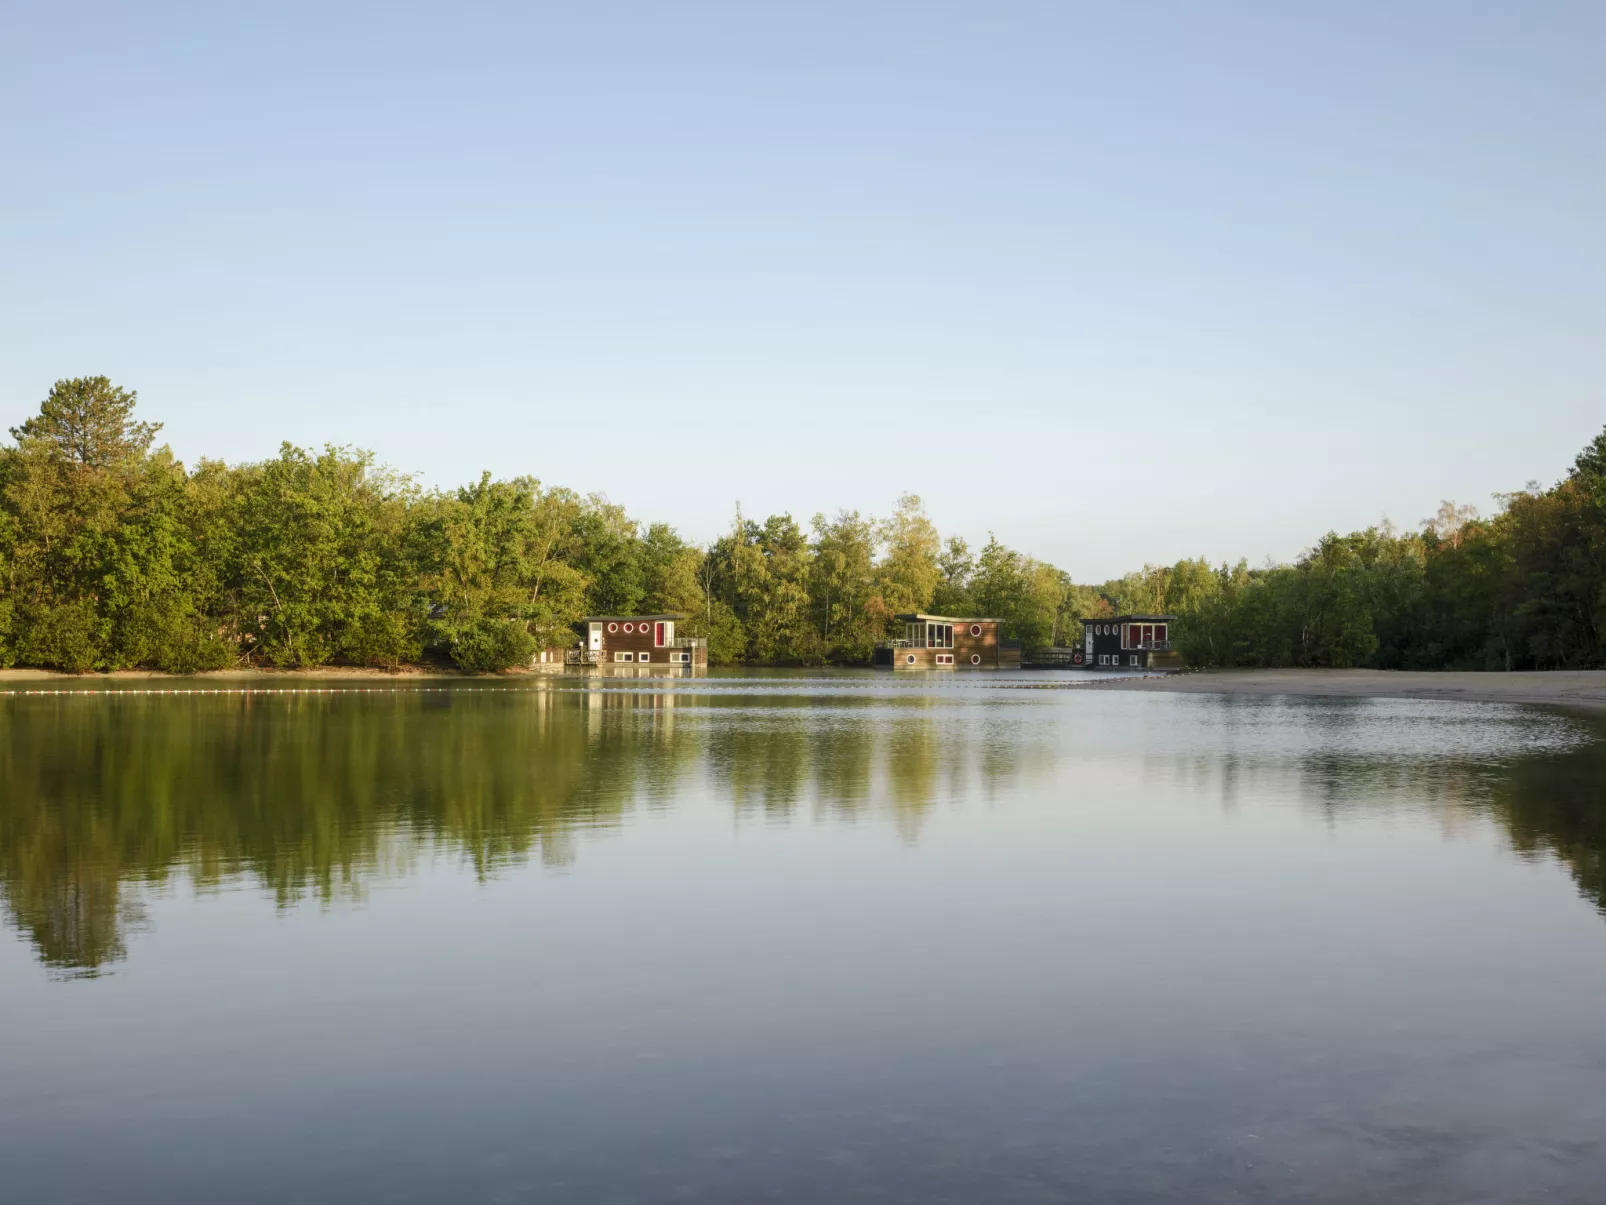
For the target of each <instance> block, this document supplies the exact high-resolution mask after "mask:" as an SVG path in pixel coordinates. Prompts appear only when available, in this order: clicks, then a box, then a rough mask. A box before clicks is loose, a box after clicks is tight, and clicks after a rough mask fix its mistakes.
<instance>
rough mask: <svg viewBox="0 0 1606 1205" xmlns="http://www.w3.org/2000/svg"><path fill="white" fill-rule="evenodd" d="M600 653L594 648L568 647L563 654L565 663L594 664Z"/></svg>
mask: <svg viewBox="0 0 1606 1205" xmlns="http://www.w3.org/2000/svg"><path fill="white" fill-rule="evenodd" d="M599 656H600V654H599V653H598V652H597V650H596V649H570V650H569V651H568V652H566V653H564V654H563V664H565V665H595V664H597V660H598V658H599Z"/></svg>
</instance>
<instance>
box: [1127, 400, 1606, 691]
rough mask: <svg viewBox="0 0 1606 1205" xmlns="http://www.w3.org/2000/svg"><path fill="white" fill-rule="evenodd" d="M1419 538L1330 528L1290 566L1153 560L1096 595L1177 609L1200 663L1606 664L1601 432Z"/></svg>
mask: <svg viewBox="0 0 1606 1205" xmlns="http://www.w3.org/2000/svg"><path fill="white" fill-rule="evenodd" d="M1499 503H1500V507H1499V513H1497V514H1496V515H1494V516H1493V517H1490V518H1479V517H1478V514H1477V511H1476V510H1475V509H1474V508H1472V507H1470V506H1456V505H1454V504H1453V503H1450V502H1446V503H1444V504H1443V506H1441V507H1440V509H1439V513H1438V514H1437V515H1436V516H1435V517H1434V518H1433V519H1431V520H1429V521H1428V522H1426V523H1424V524H1423V525H1422V530H1420V531H1416V532H1399V531H1395V530H1393V529H1392V528H1390V527H1389V526H1388V525H1387V524H1384V525H1381V526H1378V527H1370V528H1367V529H1366V530H1365V531H1358V532H1352V533H1351V534H1349V535H1343V536H1341V535H1338V534H1336V533H1331V532H1330V533H1328V534H1327V535H1326V536H1323V537H1322V539H1321V540H1320V541H1318V542H1317V544H1316V545H1315V547H1313V548H1311V549H1309V550H1308V551H1307V552H1305V554H1304V555H1302V556H1301V557H1300V558H1299V559H1298V561H1296V562H1295V563H1294V564H1292V565H1277V566H1273V567H1269V568H1264V569H1251V568H1249V567H1248V565H1247V564H1245V563H1243V562H1239V563H1238V564H1237V565H1236V566H1227V565H1220V566H1212V565H1210V564H1208V563H1206V562H1204V561H1202V560H1199V561H1181V562H1178V563H1177V564H1176V565H1172V566H1170V567H1152V566H1151V567H1149V568H1146V569H1145V570H1144V571H1143V572H1142V573H1134V574H1130V575H1128V576H1127V577H1125V578H1122V579H1121V580H1119V581H1116V582H1109V583H1106V585H1105V586H1104V587H1102V588H1101V589H1100V591H1099V593H1100V594H1101V596H1102V601H1103V603H1104V605H1107V606H1109V607H1110V608H1111V609H1112V611H1127V610H1132V611H1163V612H1169V613H1174V614H1176V615H1178V616H1179V621H1178V622H1177V623H1176V624H1175V625H1174V626H1173V635H1174V637H1175V638H1176V640H1177V641H1178V642H1179V646H1180V648H1181V651H1182V654H1183V656H1184V658H1185V659H1186V660H1187V661H1188V662H1189V663H1190V664H1193V665H1200V666H1325V667H1336V668H1349V667H1369V668H1376V669H1473V670H1512V669H1579V668H1589V667H1596V666H1601V665H1603V664H1606V431H1603V432H1602V433H1601V434H1600V435H1599V436H1597V437H1596V438H1595V440H1594V442H1593V443H1591V444H1590V445H1589V446H1588V447H1587V448H1585V449H1584V450H1583V452H1581V453H1580V454H1579V456H1578V458H1577V460H1576V461H1575V462H1574V464H1573V468H1572V470H1571V472H1569V473H1568V474H1567V476H1566V477H1565V478H1563V479H1562V480H1561V481H1560V482H1559V483H1558V484H1556V485H1555V486H1554V487H1552V488H1550V489H1542V488H1539V487H1538V486H1534V485H1530V487H1529V488H1528V489H1526V490H1522V491H1518V492H1517V493H1513V494H1507V495H1502V496H1501V497H1500V498H1499Z"/></svg>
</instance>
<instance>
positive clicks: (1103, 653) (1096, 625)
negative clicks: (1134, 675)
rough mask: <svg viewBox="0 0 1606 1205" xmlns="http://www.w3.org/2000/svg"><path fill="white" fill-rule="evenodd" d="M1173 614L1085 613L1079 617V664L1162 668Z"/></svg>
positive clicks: (1168, 657)
mask: <svg viewBox="0 0 1606 1205" xmlns="http://www.w3.org/2000/svg"><path fill="white" fill-rule="evenodd" d="M1175 619H1176V617H1175V616H1174V615H1114V616H1089V617H1087V618H1085V619H1083V620H1082V654H1083V661H1082V664H1083V665H1084V666H1085V667H1086V668H1088V669H1166V668H1171V667H1173V666H1175V665H1177V664H1179V663H1180V658H1178V657H1177V655H1176V654H1175V653H1174V652H1173V651H1172V649H1171V624H1172V623H1173V621H1174V620H1175Z"/></svg>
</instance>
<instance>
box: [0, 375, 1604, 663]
mask: <svg viewBox="0 0 1606 1205" xmlns="http://www.w3.org/2000/svg"><path fill="white" fill-rule="evenodd" d="M134 407H135V395H134V394H133V393H130V392H127V391H125V390H122V389H120V388H118V387H117V386H115V385H113V384H112V383H111V382H110V381H108V380H107V379H106V378H104V377H89V378H80V379H76V380H67V381H58V382H57V383H56V385H55V386H54V387H53V388H52V389H51V391H50V394H49V396H48V397H47V398H46V399H45V401H44V403H43V405H42V406H41V407H40V411H39V413H38V414H37V415H35V416H34V417H33V418H30V419H29V420H28V421H26V422H25V423H23V424H22V425H21V426H20V427H15V428H13V429H12V432H11V434H12V436H13V438H14V440H15V444H14V445H13V446H7V447H3V448H0V665H27V666H38V667H44V668H54V669H63V670H69V671H75V672H82V671H85V670H92V669H124V668H151V669H160V670H168V671H172V672H179V673H187V672H194V671H198V670H207V669H220V668H225V667H228V666H235V665H241V666H243V665H260V666H276V667H284V668H295V667H308V666H319V665H328V664H345V665H367V666H381V667H394V666H399V665H403V664H410V663H418V662H434V663H438V664H449V665H455V666H457V667H458V668H461V669H463V670H465V671H469V672H487V671H493V670H500V669H506V668H510V667H513V666H517V665H521V664H525V663H527V662H528V661H529V660H530V658H531V657H532V655H534V654H535V653H537V652H538V651H539V650H541V649H545V648H563V647H569V646H572V644H573V643H574V641H575V633H574V632H573V630H572V629H571V627H570V625H571V624H572V622H573V621H574V620H575V619H576V618H577V617H579V616H581V615H583V614H587V613H591V614H598V613H607V614H630V613H642V612H665V611H671V612H682V613H685V614H686V615H688V616H689V617H690V618H689V620H688V621H687V622H686V623H684V624H683V625H682V632H683V633H684V634H687V635H700V636H704V637H706V638H707V640H708V644H709V660H710V662H712V663H713V664H716V665H730V664H748V665H822V664H833V663H834V664H849V665H853V664H864V663H866V662H868V661H869V659H870V655H871V651H872V649H873V647H874V645H875V642H876V641H877V640H880V639H883V638H885V637H887V636H893V635H901V631H900V630H899V627H900V625H899V624H898V622H897V621H896V620H895V619H894V618H893V617H894V616H895V615H897V614H898V613H900V612H905V611H933V612H936V613H939V614H948V615H987V616H992V617H996V618H999V619H1001V620H1003V621H1004V636H1005V637H1006V638H1009V639H1014V640H1018V641H1019V642H1020V643H1021V644H1022V646H1023V647H1025V648H1026V649H1028V650H1030V649H1033V648H1037V647H1042V646H1048V645H1064V644H1074V643H1076V642H1078V641H1079V640H1080V638H1081V623H1080V620H1081V617H1082V616H1084V615H1113V614H1119V613H1122V612H1128V611H1131V612H1155V613H1166V614H1173V615H1176V616H1178V620H1177V622H1176V623H1175V625H1174V626H1173V629H1172V635H1173V638H1174V640H1175V641H1176V642H1177V644H1178V646H1179V648H1180V650H1181V652H1182V654H1183V657H1184V659H1185V660H1186V661H1187V662H1189V663H1190V664H1193V665H1199V666H1282V665H1292V666H1332V667H1346V666H1371V667H1378V668H1400V669H1438V668H1468V669H1527V668H1541V669H1544V668H1559V667H1578V666H1595V665H1601V664H1603V663H1606V648H1603V632H1606V432H1603V433H1602V435H1601V436H1600V437H1598V438H1597V439H1596V440H1595V442H1594V443H1592V444H1591V445H1590V446H1589V447H1588V448H1586V449H1585V450H1584V451H1583V453H1581V454H1580V455H1579V457H1578V459H1577V461H1576V463H1575V465H1574V467H1573V469H1572V471H1571V472H1570V473H1569V474H1568V475H1567V476H1566V477H1565V478H1564V479H1563V480H1562V481H1561V482H1559V483H1558V484H1557V485H1555V486H1554V487H1553V488H1550V489H1540V488H1538V487H1530V488H1529V489H1528V490H1525V491H1520V492H1518V493H1514V494H1511V495H1507V496H1505V497H1503V498H1502V499H1501V506H1500V510H1499V513H1498V514H1496V515H1494V516H1493V517H1491V518H1479V517H1478V516H1477V514H1476V512H1475V511H1473V510H1472V508H1470V507H1456V506H1453V505H1451V504H1449V503H1446V504H1445V506H1444V507H1443V508H1442V509H1441V511H1440V513H1439V515H1438V516H1437V517H1436V518H1435V519H1433V520H1431V521H1430V522H1428V523H1426V524H1424V525H1423V529H1422V530H1421V531H1417V532H1406V533H1401V532H1398V531H1395V530H1392V529H1391V528H1389V527H1388V526H1387V525H1384V526H1380V527H1374V528H1368V529H1367V530H1365V531H1361V532H1355V533H1352V534H1350V535H1347V536H1340V535H1337V534H1334V533H1329V534H1328V535H1327V536H1324V537H1323V538H1322V539H1321V540H1320V541H1319V542H1318V543H1317V544H1316V545H1315V547H1313V548H1311V549H1310V550H1309V551H1307V552H1306V553H1305V554H1304V555H1303V556H1301V557H1300V558H1299V559H1298V561H1296V562H1295V563H1294V564H1292V565H1277V566H1270V567H1266V568H1260V569H1251V568H1249V566H1248V565H1247V564H1246V563H1244V562H1239V563H1238V564H1237V565H1236V566H1230V565H1211V564H1209V563H1207V562H1206V561H1204V560H1192V561H1181V562H1179V563H1177V564H1176V565H1173V566H1169V567H1149V568H1146V569H1145V570H1143V571H1142V572H1141V573H1134V574H1129V575H1128V576H1126V577H1124V578H1121V579H1119V580H1116V581H1111V582H1106V583H1104V584H1103V585H1101V586H1078V585H1075V584H1073V583H1072V581H1071V579H1070V576H1069V575H1068V574H1067V573H1065V572H1064V571H1062V570H1060V569H1057V568H1055V567H1054V566H1053V565H1050V564H1047V563H1045V562H1043V561H1039V560H1035V559H1034V558H1032V557H1029V556H1026V555H1024V554H1022V553H1020V552H1017V551H1015V550H1014V549H1011V548H1008V547H1006V546H1005V545H1003V544H1002V543H1000V542H999V541H998V540H997V539H989V541H988V543H987V544H986V545H985V546H984V547H982V548H980V549H975V550H973V549H972V548H970V547H969V546H968V545H967V544H966V543H965V541H964V540H961V539H957V538H950V539H948V540H946V541H945V540H943V539H942V538H941V537H940V535H939V533H938V531H937V529H936V527H935V526H934V525H933V524H932V522H931V520H930V519H929V518H928V517H927V516H926V514H925V512H924V510H923V508H922V507H921V503H920V499H919V498H918V497H915V496H913V495H905V496H904V497H902V498H901V499H899V501H898V505H897V508H896V510H895V511H894V513H893V514H892V515H891V516H890V517H887V518H884V519H876V518H873V517H870V516H866V515H862V514H860V513H859V512H857V511H839V512H837V513H836V514H835V515H834V516H832V517H827V516H826V515H823V514H820V515H815V516H814V517H813V518H812V519H811V520H810V522H809V524H808V526H807V527H805V526H804V525H802V524H801V523H799V522H798V521H797V520H795V519H794V518H793V517H792V516H791V515H771V516H770V517H769V518H767V519H765V520H763V521H762V522H759V521H756V520H753V519H749V518H745V517H743V516H742V515H741V514H740V513H739V512H738V514H737V516H736V520H735V522H734V523H733V524H732V526H731V529H730V531H728V532H727V533H726V534H725V535H723V536H722V537H720V538H719V539H717V540H715V541H714V542H713V543H712V544H711V545H709V546H707V547H698V546H696V545H693V544H690V543H688V542H687V541H685V540H684V539H682V538H681V537H680V536H679V535H678V534H677V533H676V532H675V530H674V529H673V528H672V527H670V526H669V525H668V524H665V523H649V524H642V523H640V522H638V521H637V520H635V519H633V518H631V517H630V516H629V515H628V514H626V513H625V511H624V510H623V509H622V508H621V507H619V506H616V505H614V504H612V503H610V502H608V501H607V500H606V499H605V498H603V497H600V496H595V495H593V496H590V497H583V496H581V495H579V494H576V493H575V492H573V491H571V490H565V489H561V488H554V487H550V486H544V485H542V484H541V483H540V482H539V481H537V480H535V479H534V478H530V477H519V478H514V479H513V480H509V481H496V480H492V479H491V478H490V477H489V476H485V477H482V478H481V479H480V480H479V481H477V482H475V483H474V484H472V485H468V486H464V487H463V488H461V489H457V490H453V491H439V490H424V489H422V488H420V487H419V485H418V484H417V483H416V482H415V481H413V480H412V479H410V478H408V477H406V476H403V475H400V474H396V473H393V472H390V471H388V470H385V469H382V468H379V467H376V466H375V464H374V463H373V460H372V458H371V457H370V456H369V455H367V454H366V453H361V452H353V451H351V450H348V449H342V448H333V447H326V448H325V449H324V450H323V451H321V452H311V451H307V450H305V449H301V448H297V447H293V446H291V445H289V444H285V445H284V446H283V447H282V448H281V449H280V452H279V455H278V456H277V457H276V458H275V459H272V460H267V461H263V462H261V463H258V464H244V465H227V464H223V463H222V462H220V461H212V460H202V461H201V462H200V463H198V464H197V465H195V466H194V467H193V468H186V467H185V466H184V465H182V464H180V463H179V462H177V461H176V460H175V459H174V458H173V456H172V454H171V452H170V451H169V450H168V449H167V448H165V447H155V446H154V445H155V437H156V435H157V433H158V431H159V426H158V425H156V424H151V423H145V422H141V421H138V420H136V419H135V417H134Z"/></svg>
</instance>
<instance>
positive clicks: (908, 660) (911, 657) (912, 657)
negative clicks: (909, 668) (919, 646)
mask: <svg viewBox="0 0 1606 1205" xmlns="http://www.w3.org/2000/svg"><path fill="white" fill-rule="evenodd" d="M914 663H915V655H914V654H913V653H910V654H909V655H908V656H907V657H905V658H904V664H905V665H913V664H914Z"/></svg>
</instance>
